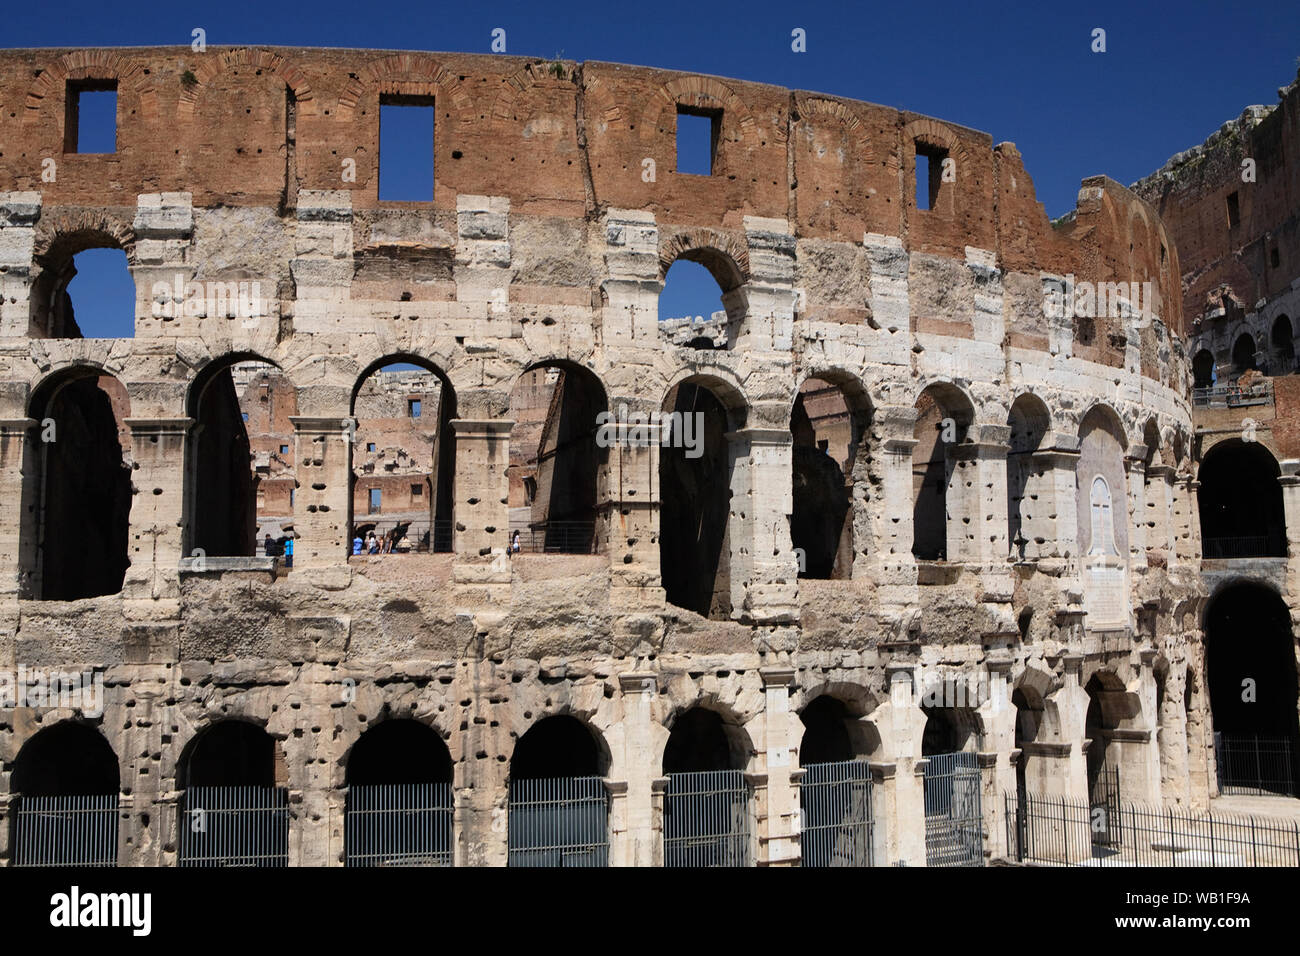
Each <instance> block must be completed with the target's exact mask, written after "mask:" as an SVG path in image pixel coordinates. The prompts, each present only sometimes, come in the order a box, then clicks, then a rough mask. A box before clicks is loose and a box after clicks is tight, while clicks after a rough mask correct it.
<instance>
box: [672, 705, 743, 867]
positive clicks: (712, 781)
mask: <svg viewBox="0 0 1300 956" xmlns="http://www.w3.org/2000/svg"><path fill="white" fill-rule="evenodd" d="M748 751H749V746H748V741H747V738H745V735H744V731H743V730H741V728H740V727H738V726H736V725H735V724H732V723H728V722H727V721H725V720H724V719H723V717H722V715H721V714H719V713H717V712H716V711H713V710H708V709H707V708H704V707H693V708H691V709H690V710H687V711H685V712H684V713H682V714H679V715H678V716H677V718H676V719H675V720H674V721H673V725H672V731H671V733H670V734H669V735H668V743H667V746H665V748H664V755H663V771H664V776H666V777H667V778H668V785H667V787H666V788H665V791H664V817H663V821H664V866H672V867H677V866H696V867H698V866H749V865H750V863H751V861H752V859H753V853H752V851H751V848H750V833H751V826H750V808H749V804H750V797H751V790H750V786H749V783H748V781H746V780H745V775H744V772H743V768H744V767H745V766H746V764H747V762H748V757H749V753H748Z"/></svg>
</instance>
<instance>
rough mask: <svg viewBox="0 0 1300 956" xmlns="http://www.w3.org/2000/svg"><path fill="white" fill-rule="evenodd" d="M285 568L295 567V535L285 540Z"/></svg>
mask: <svg viewBox="0 0 1300 956" xmlns="http://www.w3.org/2000/svg"><path fill="white" fill-rule="evenodd" d="M284 566H285V567H286V568H291V567H293V535H290V536H289V537H287V538H285V539H284Z"/></svg>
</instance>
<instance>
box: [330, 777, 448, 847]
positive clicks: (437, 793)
mask: <svg viewBox="0 0 1300 956" xmlns="http://www.w3.org/2000/svg"><path fill="white" fill-rule="evenodd" d="M452 816H453V811H452V799H451V784H448V783H411V784H354V785H353V786H351V787H348V797H347V807H346V809H345V811H344V825H343V832H344V837H343V847H344V851H343V859H344V864H345V865H346V866H451V865H452V841H451V833H452Z"/></svg>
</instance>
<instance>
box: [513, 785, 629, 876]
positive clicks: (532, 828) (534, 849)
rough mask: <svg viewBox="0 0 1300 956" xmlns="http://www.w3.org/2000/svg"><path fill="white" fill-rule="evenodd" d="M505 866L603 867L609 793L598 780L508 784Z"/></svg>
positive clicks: (607, 837)
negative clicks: (507, 852)
mask: <svg viewBox="0 0 1300 956" xmlns="http://www.w3.org/2000/svg"><path fill="white" fill-rule="evenodd" d="M508 829H509V838H508V842H509V854H508V856H507V865H509V866H525V867H535V866H609V792H608V790H606V788H605V781H604V780H602V779H601V778H600V777H551V778H547V779H540V780H512V781H510V809H509V817H508Z"/></svg>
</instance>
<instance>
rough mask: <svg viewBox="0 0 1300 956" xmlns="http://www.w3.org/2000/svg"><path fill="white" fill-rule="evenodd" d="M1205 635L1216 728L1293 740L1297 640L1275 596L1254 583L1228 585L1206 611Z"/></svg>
mask: <svg viewBox="0 0 1300 956" xmlns="http://www.w3.org/2000/svg"><path fill="white" fill-rule="evenodd" d="M1205 635H1206V637H1205V640H1206V651H1205V671H1206V677H1207V680H1208V684H1209V691H1210V709H1211V711H1212V712H1213V714H1214V729H1215V730H1216V731H1219V732H1222V733H1228V734H1243V735H1252V736H1260V737H1285V738H1288V739H1294V738H1295V737H1296V731H1297V727H1296V662H1295V638H1294V636H1293V635H1292V633H1291V616H1290V613H1289V612H1288V611H1287V608H1286V605H1285V604H1284V603H1283V601H1282V599H1281V598H1280V597H1279V596H1278V594H1277V592H1275V591H1273V590H1272V589H1270V588H1266V587H1263V586H1260V585H1255V584H1237V585H1233V586H1231V587H1228V588H1227V589H1225V590H1224V591H1223V592H1222V593H1221V594H1219V595H1218V596H1217V597H1216V598H1215V599H1214V600H1213V601H1212V602H1211V604H1210V607H1209V609H1208V611H1207V612H1206V615H1205ZM1248 682H1249V683H1248ZM1251 697H1253V700H1252V699H1249V698H1251Z"/></svg>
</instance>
